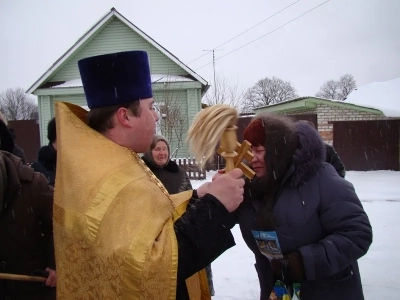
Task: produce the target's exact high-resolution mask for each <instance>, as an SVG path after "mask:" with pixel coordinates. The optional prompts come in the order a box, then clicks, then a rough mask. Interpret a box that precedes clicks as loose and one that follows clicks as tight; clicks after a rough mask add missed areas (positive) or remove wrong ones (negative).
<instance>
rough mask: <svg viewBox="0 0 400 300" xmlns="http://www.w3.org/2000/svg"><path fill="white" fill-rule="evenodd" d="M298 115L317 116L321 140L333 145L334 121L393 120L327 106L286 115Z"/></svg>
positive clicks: (318, 106) (378, 115) (319, 105)
mask: <svg viewBox="0 0 400 300" xmlns="http://www.w3.org/2000/svg"><path fill="white" fill-rule="evenodd" d="M299 114H317V118H318V131H319V132H320V134H321V136H322V138H323V140H324V141H325V142H326V143H328V144H331V145H332V144H333V123H332V122H334V121H369V120H393V118H389V117H385V116H383V115H381V114H373V113H368V112H362V111H358V110H353V109H345V108H341V107H334V106H328V105H321V104H318V105H317V108H315V109H311V110H307V111H301V112H290V114H288V115H299Z"/></svg>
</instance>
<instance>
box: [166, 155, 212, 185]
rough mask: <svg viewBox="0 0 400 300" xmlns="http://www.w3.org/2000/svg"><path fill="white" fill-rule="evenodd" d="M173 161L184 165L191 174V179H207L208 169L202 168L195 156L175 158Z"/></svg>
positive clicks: (189, 174)
mask: <svg viewBox="0 0 400 300" xmlns="http://www.w3.org/2000/svg"><path fill="white" fill-rule="evenodd" d="M173 161H175V162H176V163H177V165H178V166H180V167H182V168H183V169H184V170H185V171H186V173H187V174H188V176H189V179H194V180H205V179H206V177H207V174H206V170H203V171H202V170H200V169H199V167H198V166H197V163H196V159H194V158H174V159H173Z"/></svg>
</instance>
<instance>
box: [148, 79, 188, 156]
mask: <svg viewBox="0 0 400 300" xmlns="http://www.w3.org/2000/svg"><path fill="white" fill-rule="evenodd" d="M181 93H184V90H171V89H170V88H169V83H167V82H166V83H165V84H164V90H163V92H162V93H161V96H158V97H157V99H155V100H156V106H157V109H158V111H159V114H160V116H161V118H160V120H159V124H158V126H159V130H160V132H161V134H162V135H163V136H165V137H166V138H167V139H168V140H169V141H170V142H171V143H172V142H174V145H175V146H176V147H177V148H178V149H179V148H180V147H182V145H183V138H184V134H185V132H186V130H187V123H188V119H187V114H185V113H184V111H183V110H182V103H181V102H180V101H179V99H184V95H183V94H182V95H181ZM171 150H172V149H171ZM171 154H172V153H171Z"/></svg>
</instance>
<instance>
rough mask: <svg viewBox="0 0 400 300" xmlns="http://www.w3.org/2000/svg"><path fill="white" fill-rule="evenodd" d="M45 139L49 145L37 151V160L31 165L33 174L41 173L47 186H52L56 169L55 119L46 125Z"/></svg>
mask: <svg viewBox="0 0 400 300" xmlns="http://www.w3.org/2000/svg"><path fill="white" fill-rule="evenodd" d="M47 138H48V140H49V144H48V145H46V146H43V147H41V148H40V149H39V152H38V160H37V161H35V162H34V163H33V164H32V168H33V169H34V170H35V172H40V173H42V174H43V175H44V176H45V177H46V178H47V180H48V181H49V184H50V185H52V186H54V184H55V179H56V169H57V168H56V167H57V132H56V119H55V118H52V119H51V120H50V121H49V123H48V124H47Z"/></svg>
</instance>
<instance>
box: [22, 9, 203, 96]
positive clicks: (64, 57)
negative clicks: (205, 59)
mask: <svg viewBox="0 0 400 300" xmlns="http://www.w3.org/2000/svg"><path fill="white" fill-rule="evenodd" d="M114 16H115V17H116V18H118V19H119V20H120V21H121V22H122V23H124V24H125V25H127V26H128V27H129V28H131V29H132V30H133V31H134V32H136V33H137V34H138V35H140V36H141V37H142V38H143V39H145V40H146V41H147V42H148V43H150V44H151V45H152V46H154V47H155V48H156V49H158V50H159V51H161V52H162V53H163V54H165V55H166V56H167V57H168V58H170V59H171V60H172V61H173V62H175V63H176V64H177V65H179V66H180V67H181V68H182V69H184V70H185V71H186V72H188V73H189V74H190V75H191V77H193V78H194V79H195V80H197V81H199V82H200V83H201V84H203V85H204V86H205V90H206V89H207V88H208V83H207V81H206V80H205V79H203V78H202V77H201V76H200V75H198V74H197V73H196V72H194V71H193V70H192V69H190V68H189V67H188V66H187V65H185V64H184V63H183V62H181V61H180V60H179V59H178V58H177V57H176V56H175V55H173V54H172V53H171V52H169V51H168V50H167V49H165V48H164V47H162V46H161V45H160V44H158V43H157V42H156V41H155V40H153V39H152V38H151V37H150V36H148V35H147V34H146V33H144V32H143V31H142V30H140V29H139V28H138V27H137V26H135V25H134V24H133V23H132V22H130V21H129V20H128V19H126V18H125V17H124V16H123V15H121V14H120V13H119V12H118V11H117V10H116V9H115V8H114V7H113V8H111V10H110V11H109V12H108V13H107V14H106V15H105V16H104V17H102V18H101V19H100V20H99V21H98V22H97V23H96V24H95V25H94V26H93V27H91V28H90V29H89V30H88V31H87V32H86V33H85V34H84V35H83V36H81V37H80V38H79V39H78V40H77V42H76V43H75V44H74V45H73V46H72V47H71V48H69V49H68V50H67V52H65V53H64V54H63V55H62V56H61V57H60V58H59V59H58V60H57V61H56V62H55V63H54V64H53V65H52V66H51V67H50V68H49V69H48V70H47V71H46V72H45V73H44V74H43V75H42V76H41V77H40V78H39V79H38V80H37V81H36V82H35V83H34V84H33V85H32V86H31V87H30V88H29V89H28V90H27V91H26V93H27V94H31V93H32V92H33V91H35V90H36V89H37V88H39V87H40V86H41V85H42V84H43V83H44V82H45V81H46V80H47V79H48V78H49V77H50V75H51V74H52V73H53V72H54V71H55V70H56V69H57V68H58V67H59V66H61V64H62V63H64V62H65V61H66V60H67V59H68V58H69V57H70V56H71V55H72V54H73V53H74V52H75V51H76V50H77V49H78V48H79V47H80V46H81V45H83V44H84V43H85V42H86V41H87V40H88V39H89V38H90V37H91V36H92V35H93V34H94V33H95V32H96V31H97V30H98V29H99V28H100V27H102V26H103V25H104V24H105V23H106V22H107V21H108V20H110V19H111V18H112V17H114ZM204 92H205V91H204Z"/></svg>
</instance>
